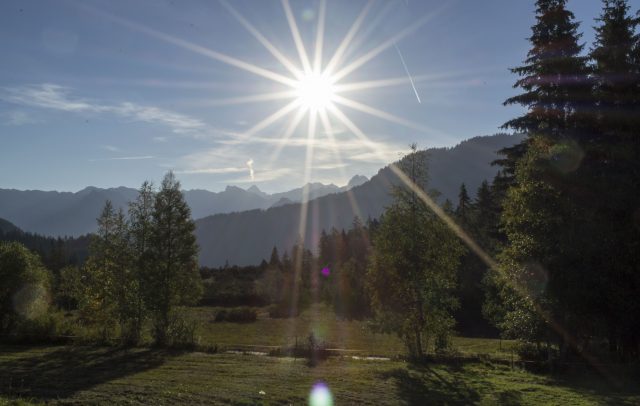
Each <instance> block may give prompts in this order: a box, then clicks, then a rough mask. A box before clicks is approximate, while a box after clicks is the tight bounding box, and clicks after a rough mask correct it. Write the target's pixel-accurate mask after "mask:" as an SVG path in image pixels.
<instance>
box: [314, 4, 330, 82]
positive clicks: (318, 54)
mask: <svg viewBox="0 0 640 406" xmlns="http://www.w3.org/2000/svg"><path fill="white" fill-rule="evenodd" d="M326 14H327V0H320V10H319V12H318V28H317V32H316V49H315V54H314V56H313V70H314V72H320V71H321V70H322V48H323V47H324V26H325V22H324V20H325V17H326Z"/></svg>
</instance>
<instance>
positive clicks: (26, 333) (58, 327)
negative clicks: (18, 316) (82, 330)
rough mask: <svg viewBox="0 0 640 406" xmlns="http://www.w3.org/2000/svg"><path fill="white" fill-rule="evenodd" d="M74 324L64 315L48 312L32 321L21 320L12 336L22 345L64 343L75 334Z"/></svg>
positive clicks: (11, 337)
mask: <svg viewBox="0 0 640 406" xmlns="http://www.w3.org/2000/svg"><path fill="white" fill-rule="evenodd" d="M74 327H75V326H74V323H73V320H72V319H71V318H66V317H64V315H63V314H62V313H54V312H48V313H45V314H42V315H40V316H37V317H35V318H31V319H26V318H25V319H22V320H20V321H19V322H18V323H17V324H16V326H15V329H14V331H13V334H11V335H10V339H11V340H15V341H16V342H20V343H33V344H36V343H37V344H42V343H63V342H68V341H70V340H71V338H72V336H74V334H75V328H74Z"/></svg>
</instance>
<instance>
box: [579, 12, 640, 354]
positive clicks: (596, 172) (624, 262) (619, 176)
mask: <svg viewBox="0 0 640 406" xmlns="http://www.w3.org/2000/svg"><path fill="white" fill-rule="evenodd" d="M596 21H597V22H598V23H599V25H598V26H596V27H595V30H596V40H595V43H594V45H593V47H592V49H591V53H590V57H591V59H592V62H593V71H594V77H595V88H594V96H595V97H594V98H595V104H596V106H597V112H598V115H597V132H598V137H597V139H596V142H594V143H593V145H591V146H590V147H591V148H589V149H588V150H587V158H586V162H587V163H588V166H585V167H584V168H582V169H583V170H582V186H583V187H585V188H586V187H587V185H588V187H589V189H590V190H592V193H591V194H589V195H587V196H585V198H583V199H582V200H581V203H582V204H583V205H584V206H585V207H587V208H588V209H589V211H590V214H591V219H592V221H591V224H592V228H591V230H589V231H591V234H594V235H595V234H596V233H597V235H599V236H600V238H598V243H597V244H593V246H592V250H593V251H594V252H595V253H596V254H597V255H595V260H594V261H593V263H594V264H595V265H596V266H597V267H598V272H599V274H600V277H599V280H598V292H600V293H601V294H600V295H599V297H598V299H599V300H598V301H597V302H596V303H597V310H598V315H599V316H600V319H601V320H603V324H604V326H605V328H606V330H607V332H606V334H607V336H608V339H609V346H610V349H611V351H612V352H614V353H617V354H618V355H620V356H622V357H637V356H638V353H639V351H640V349H639V348H638V347H639V346H638V344H639V343H640V320H638V317H635V316H630V315H635V314H640V303H639V302H638V300H637V297H638V296H639V295H640V274H639V272H640V269H639V268H638V265H637V260H636V257H637V251H638V248H640V232H639V231H638V228H637V227H636V226H634V222H635V220H636V219H635V218H634V213H636V210H637V207H639V206H640V198H638V197H637V193H634V192H633V191H637V190H639V188H640V163H639V162H640V137H639V136H638V134H639V131H640V126H639V123H640V114H638V111H640V110H639V109H640V100H639V98H638V89H639V86H640V75H639V72H638V60H636V59H635V55H634V53H635V52H636V51H637V48H636V47H637V41H638V36H637V35H636V34H635V29H636V26H637V24H638V19H636V18H633V17H631V16H630V15H629V7H628V5H627V2H626V1H624V0H605V1H603V10H602V14H601V15H600V17H599V18H598V19H597V20H596ZM603 196H606V198H603Z"/></svg>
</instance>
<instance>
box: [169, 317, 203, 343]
mask: <svg viewBox="0 0 640 406" xmlns="http://www.w3.org/2000/svg"><path fill="white" fill-rule="evenodd" d="M197 333H198V323H197V322H196V321H195V320H191V319H189V318H187V317H186V316H184V315H176V316H174V317H172V318H171V321H170V322H169V328H168V329H167V337H166V339H167V346H168V347H170V348H177V349H188V350H193V349H195V348H196V347H197V346H198V342H199V341H200V339H199V337H198V334H197Z"/></svg>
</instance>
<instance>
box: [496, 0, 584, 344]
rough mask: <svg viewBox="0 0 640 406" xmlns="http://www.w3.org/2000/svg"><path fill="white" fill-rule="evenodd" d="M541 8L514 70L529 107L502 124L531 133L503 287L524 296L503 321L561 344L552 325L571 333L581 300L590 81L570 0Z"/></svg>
mask: <svg viewBox="0 0 640 406" xmlns="http://www.w3.org/2000/svg"><path fill="white" fill-rule="evenodd" d="M536 6H537V7H536V24H535V25H534V26H533V27H532V31H533V34H532V36H531V37H530V39H529V40H530V42H531V44H532V48H531V50H530V51H529V53H528V57H527V59H526V60H525V65H523V66H521V67H517V68H514V69H512V71H513V72H514V73H516V74H518V75H519V76H520V79H519V80H518V81H517V82H516V84H515V86H514V87H517V88H521V89H522V90H523V91H524V92H523V93H521V94H519V95H517V96H514V97H511V98H509V99H507V101H506V102H505V104H506V105H510V104H520V105H522V106H524V107H525V108H526V109H527V112H526V113H525V114H524V115H522V116H520V117H517V118H514V119H512V120H510V121H508V122H507V123H505V125H504V126H505V127H509V128H512V129H515V130H516V131H518V132H524V133H526V134H527V139H526V140H525V141H524V143H523V145H522V146H521V147H520V148H519V150H518V151H517V154H514V155H516V161H515V165H514V166H513V167H514V168H515V171H514V177H515V178H514V180H515V185H514V186H513V187H511V189H510V190H509V191H508V193H507V195H506V199H505V202H504V213H503V219H502V221H503V224H504V229H505V232H506V235H507V237H508V246H507V247H506V248H505V249H504V251H503V252H502V254H501V267H502V269H503V272H504V276H505V277H506V281H507V284H508V285H510V286H511V287H512V289H506V290H503V292H508V293H509V295H512V294H513V293H514V290H515V291H517V292H518V295H519V296H518V297H513V296H512V297H505V298H504V301H505V303H508V304H509V306H510V308H509V309H508V310H507V312H506V315H505V317H506V319H505V322H504V323H503V324H502V327H503V330H505V331H506V332H508V333H511V335H514V336H518V337H520V338H524V339H529V340H535V341H539V340H542V339H554V338H559V339H560V343H561V344H562V343H564V342H565V340H564V338H565V337H563V336H557V335H555V334H554V333H556V332H557V330H552V329H551V328H550V327H551V326H552V325H554V324H556V323H560V324H561V325H563V326H564V328H563V329H562V331H566V330H567V328H568V323H569V321H570V320H572V315H574V314H575V313H576V312H577V311H578V308H579V306H580V303H579V299H578V297H577V293H576V289H575V285H574V284H575V283H576V278H577V277H578V276H579V275H577V272H578V269H576V267H575V261H576V260H578V263H579V256H578V255H577V253H576V252H575V251H574V250H575V248H576V246H575V239H576V235H577V230H576V228H575V227H572V224H571V223H569V224H567V219H576V218H577V217H578V216H579V213H578V209H577V208H576V207H575V205H574V204H572V201H571V199H570V196H569V194H570V191H571V190H572V189H571V187H570V182H571V179H572V178H571V176H572V175H571V173H572V171H574V170H575V166H574V165H572V164H573V163H574V161H576V160H575V157H576V155H578V154H577V153H576V151H579V150H580V143H581V142H583V141H584V134H588V132H584V131H582V130H583V128H581V125H582V124H581V123H582V121H580V118H581V113H582V112H583V111H584V110H585V109H584V107H585V105H586V104H587V103H588V102H589V100H590V92H589V90H590V82H589V77H588V69H587V66H586V63H585V57H583V56H581V51H582V48H583V46H582V45H581V44H580V43H579V42H578V41H579V38H580V36H581V34H579V33H578V23H577V22H575V18H574V15H573V13H571V12H570V11H569V10H567V8H566V0H538V1H537V2H536ZM518 155H519V156H520V158H519V159H518V158H517V156H518ZM570 264H571V265H572V266H569V265H570ZM574 327H576V328H577V327H578V326H574ZM563 348H564V347H563Z"/></svg>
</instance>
